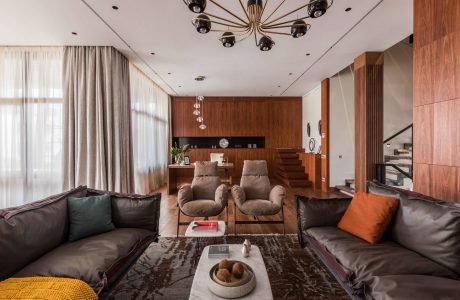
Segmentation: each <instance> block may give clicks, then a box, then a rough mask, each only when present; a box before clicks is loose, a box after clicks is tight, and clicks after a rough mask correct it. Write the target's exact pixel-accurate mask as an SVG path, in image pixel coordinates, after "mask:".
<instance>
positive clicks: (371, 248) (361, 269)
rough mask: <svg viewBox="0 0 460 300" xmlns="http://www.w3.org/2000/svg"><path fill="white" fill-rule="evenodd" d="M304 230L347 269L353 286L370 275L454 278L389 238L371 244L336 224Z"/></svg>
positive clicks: (446, 270)
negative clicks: (337, 226) (415, 275)
mask: <svg viewBox="0 0 460 300" xmlns="http://www.w3.org/2000/svg"><path fill="white" fill-rule="evenodd" d="M307 233H308V234H309V235H311V236H312V237H313V238H315V239H316V240H317V241H318V242H320V243H321V244H322V245H324V247H325V248H326V249H327V250H328V251H329V252H330V253H331V254H332V255H333V256H334V257H335V258H336V259H337V261H338V262H339V263H340V264H341V265H342V266H344V267H345V268H346V269H347V270H349V271H350V272H351V274H352V275H351V280H352V284H353V287H354V288H361V287H362V285H363V284H364V283H365V282H369V281H370V280H371V279H372V277H373V276H384V275H401V274H418V275H431V276H439V277H448V278H457V275H456V274H455V273H454V272H452V271H450V270H449V269H447V268H445V267H443V266H441V265H439V264H437V263H435V262H433V261H431V260H429V259H427V258H425V257H423V256H421V255H419V254H418V253H416V252H413V251H410V250H408V249H405V248H403V247H401V246H400V245H398V244H396V243H394V242H391V241H384V242H382V243H380V244H376V245H372V244H369V243H367V242H366V241H363V240H362V239H360V238H357V237H355V236H353V235H351V234H348V233H346V232H345V231H342V230H340V229H339V228H336V227H315V228H310V229H308V230H307Z"/></svg>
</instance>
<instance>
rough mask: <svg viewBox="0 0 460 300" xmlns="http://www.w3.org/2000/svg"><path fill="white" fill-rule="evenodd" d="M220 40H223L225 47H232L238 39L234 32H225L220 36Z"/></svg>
mask: <svg viewBox="0 0 460 300" xmlns="http://www.w3.org/2000/svg"><path fill="white" fill-rule="evenodd" d="M220 41H221V42H222V45H223V46H224V47H225V48H231V47H233V46H234V45H235V42H236V39H235V35H234V34H233V33H232V32H229V31H228V32H224V34H222V37H221V38H220Z"/></svg>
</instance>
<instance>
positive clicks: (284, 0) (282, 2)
mask: <svg viewBox="0 0 460 300" xmlns="http://www.w3.org/2000/svg"><path fill="white" fill-rule="evenodd" d="M284 2H286V0H283V1H281V3H280V4H279V5H278V6H277V7H276V8H275V10H274V11H272V13H271V14H270V15H269V16H268V17H267V18H266V19H265V21H263V22H262V23H265V22H267V21H268V20H269V19H270V18H271V17H272V16H273V14H274V13H275V12H276V11H277V10H278V9H279V8H280V7H281V5H283V4H284Z"/></svg>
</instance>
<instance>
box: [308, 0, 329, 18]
mask: <svg viewBox="0 0 460 300" xmlns="http://www.w3.org/2000/svg"><path fill="white" fill-rule="evenodd" d="M327 7H328V3H327V0H310V4H309V5H308V15H309V16H310V18H319V17H321V16H322V15H324V14H325V13H326V10H327Z"/></svg>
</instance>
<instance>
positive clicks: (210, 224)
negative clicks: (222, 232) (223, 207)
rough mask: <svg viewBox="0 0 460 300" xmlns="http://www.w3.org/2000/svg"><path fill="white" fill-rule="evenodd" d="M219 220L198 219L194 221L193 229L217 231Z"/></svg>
mask: <svg viewBox="0 0 460 300" xmlns="http://www.w3.org/2000/svg"><path fill="white" fill-rule="evenodd" d="M218 225H219V223H218V222H217V221H197V222H194V223H193V226H192V230H193V231H217V230H218V229H219V226H218Z"/></svg>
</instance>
